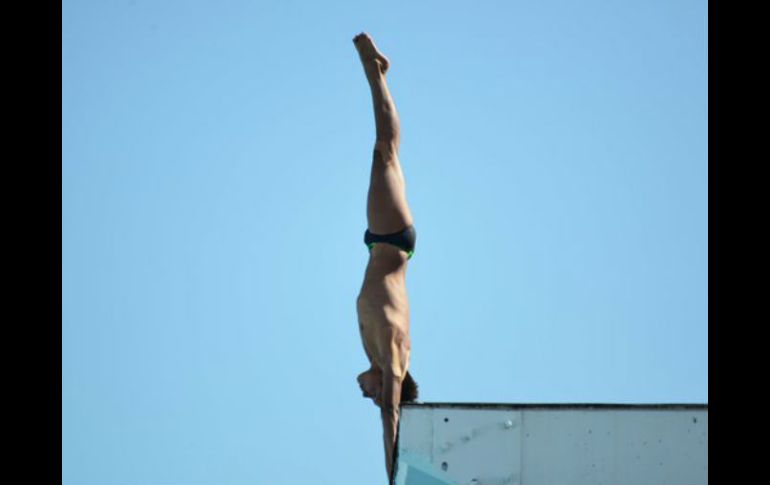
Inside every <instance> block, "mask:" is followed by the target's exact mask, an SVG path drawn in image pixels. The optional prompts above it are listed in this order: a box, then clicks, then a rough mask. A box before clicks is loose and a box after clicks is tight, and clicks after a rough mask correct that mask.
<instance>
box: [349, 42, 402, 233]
mask: <svg viewBox="0 0 770 485" xmlns="http://www.w3.org/2000/svg"><path fill="white" fill-rule="evenodd" d="M353 42H354V44H355V46H356V49H358V54H359V57H360V58H361V64H362V65H363V67H364V72H365V73H366V79H367V81H368V82H369V88H370V90H371V93H372V105H373V108H374V121H375V126H376V133H377V139H376V142H375V144H374V156H373V160H372V173H371V178H370V181H369V194H368V198H367V206H366V214H367V219H368V223H369V230H370V231H371V232H373V233H375V234H390V233H394V232H398V231H401V230H402V229H404V228H405V227H407V226H410V225H411V224H412V214H411V212H410V211H409V205H408V204H407V201H406V186H405V183H404V175H403V173H402V171H401V166H400V164H399V160H398V147H399V144H400V141H401V130H400V123H399V118H398V112H397V111H396V105H395V103H394V102H393V98H392V97H391V95H390V91H389V90H388V85H387V82H386V81H385V72H386V71H387V70H388V68H389V67H390V62H389V61H388V59H387V58H386V57H385V56H383V55H382V54H381V53H380V52H379V51H378V50H377V47H376V46H375V45H374V42H373V41H372V38H371V37H369V35H367V34H360V35H358V36H356V37H355V38H354V39H353Z"/></svg>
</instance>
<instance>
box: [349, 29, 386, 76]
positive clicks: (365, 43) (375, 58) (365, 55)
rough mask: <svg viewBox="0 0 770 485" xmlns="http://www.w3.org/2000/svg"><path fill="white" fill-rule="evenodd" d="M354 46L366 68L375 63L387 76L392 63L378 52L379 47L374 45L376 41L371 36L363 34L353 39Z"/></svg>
mask: <svg viewBox="0 0 770 485" xmlns="http://www.w3.org/2000/svg"><path fill="white" fill-rule="evenodd" d="M353 44H355V46H356V49H358V56H359V57H360V58H361V62H362V63H363V64H364V67H366V64H368V63H370V62H374V63H376V64H377V65H378V66H379V67H380V72H382V73H383V74H385V72H386V71H387V70H388V68H389V67H390V61H388V58H387V57H385V56H384V55H382V53H381V52H380V51H379V50H377V46H375V45H374V41H373V40H372V38H371V37H370V36H369V34H367V33H366V32H361V33H360V34H358V35H357V36H355V37H354V38H353Z"/></svg>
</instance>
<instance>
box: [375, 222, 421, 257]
mask: <svg viewBox="0 0 770 485" xmlns="http://www.w3.org/2000/svg"><path fill="white" fill-rule="evenodd" d="M416 242H417V232H416V231H415V230H414V226H409V227H407V228H406V229H404V230H403V231H399V232H394V233H392V234H374V233H371V232H369V229H367V230H366V232H365V233H364V243H365V244H366V246H367V247H368V248H369V250H370V251H371V250H372V247H374V245H375V244H377V243H386V244H390V245H391V246H396V247H397V248H399V249H402V250H404V251H406V252H407V259H409V258H411V257H412V255H413V254H414V245H415V243H416Z"/></svg>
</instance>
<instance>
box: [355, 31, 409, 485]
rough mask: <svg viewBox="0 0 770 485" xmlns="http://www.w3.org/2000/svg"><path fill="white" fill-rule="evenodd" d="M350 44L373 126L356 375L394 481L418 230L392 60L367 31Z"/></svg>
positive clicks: (404, 397)
mask: <svg viewBox="0 0 770 485" xmlns="http://www.w3.org/2000/svg"><path fill="white" fill-rule="evenodd" d="M353 43H354V45H355V46H356V49H357V50H358V55H359V57H360V58H361V64H362V65H363V67H364V72H365V73H366V79H367V81H369V87H370V89H371V92H372V102H373V104H374V121H375V126H376V130H377V139H376V142H375V144H374V156H373V161H372V172H371V178H370V181H369V194H368V197H367V206H366V216H367V221H368V228H367V230H366V232H365V234H364V242H365V243H366V245H367V246H368V247H369V263H368V264H367V267H366V273H365V275H364V283H363V286H362V288H361V293H360V294H359V296H358V300H357V302H356V306H357V310H358V327H359V329H360V331H361V339H362V341H363V344H364V351H365V352H366V356H367V357H368V358H369V362H370V363H371V367H370V368H369V369H368V370H366V371H365V372H362V373H361V374H360V375H359V376H358V383H359V385H360V386H361V390H362V391H363V394H364V396H365V397H368V398H371V399H372V400H373V401H374V402H375V404H376V405H377V406H378V407H379V408H380V416H381V418H382V426H383V437H384V441H385V466H386V468H387V471H388V479H389V480H390V481H392V480H393V451H394V446H395V442H396V433H397V430H398V418H399V406H400V403H401V402H407V401H414V400H415V399H417V384H416V383H415V382H414V380H412V377H411V375H409V372H408V369H409V350H410V341H409V302H408V300H407V294H406V267H407V261H408V260H409V258H411V257H412V254H413V253H414V244H415V239H416V233H415V230H414V227H413V226H412V222H413V221H412V214H411V213H410V211H409V206H408V205H407V202H406V190H405V185H404V174H403V173H402V172H401V165H400V164H399V160H398V146H399V139H400V132H399V131H400V128H399V120H398V114H397V113H396V106H395V104H393V99H392V98H391V97H390V92H389V91H388V85H387V83H386V82H385V73H386V72H387V70H388V68H389V67H390V62H389V61H388V59H387V58H386V57H385V56H384V55H382V53H380V51H379V50H377V47H376V46H375V45H374V42H373V41H372V38H371V37H369V35H368V34H366V33H361V34H359V35H357V36H356V37H355V38H354V39H353Z"/></svg>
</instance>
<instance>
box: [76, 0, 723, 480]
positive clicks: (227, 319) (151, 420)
mask: <svg viewBox="0 0 770 485" xmlns="http://www.w3.org/2000/svg"><path fill="white" fill-rule="evenodd" d="M62 7H63V8H62V10H63V11H62V13H63V17H62V473H63V483H64V485H204V484H205V485H250V484H254V485H306V484H313V485H366V484H373V485H374V484H382V485H384V484H385V482H386V480H385V466H384V455H383V450H382V439H381V425H380V421H379V416H378V412H377V409H376V408H375V406H374V405H373V404H372V403H371V401H369V400H365V399H363V398H362V397H361V393H360V391H359V389H358V386H357V384H356V381H355V377H356V375H357V374H358V373H359V372H361V371H363V370H364V369H365V368H366V366H367V360H366V356H365V354H364V352H363V349H362V347H361V342H360V337H359V334H358V327H357V323H356V313H355V298H356V296H357V293H358V291H359V289H360V285H361V283H362V277H363V271H364V268H365V265H366V261H367V256H368V255H367V249H366V247H365V245H364V244H363V233H364V230H365V228H366V218H365V199H366V191H367V183H368V177H369V165H370V161H371V158H370V157H371V151H372V145H373V141H374V119H373V115H372V112H371V104H370V103H371V102H370V98H369V91H368V87H367V85H366V81H365V78H364V74H363V70H362V68H361V66H360V64H359V61H358V57H357V54H356V51H355V49H354V46H353V44H352V41H351V40H352V38H353V36H354V35H355V34H357V33H359V32H361V31H367V32H369V33H370V34H371V35H372V36H373V38H374V39H375V41H376V42H377V44H378V46H379V47H380V48H381V49H382V50H383V52H384V53H385V54H386V55H387V56H389V57H390V59H391V63H392V64H391V69H390V71H389V84H390V89H391V92H392V94H393V96H394V98H395V101H396V104H397V106H398V109H399V112H400V115H401V121H402V130H403V133H402V136H403V139H402V145H401V161H402V164H403V169H404V172H405V176H406V180H407V193H408V198H409V202H410V205H411V208H412V211H413V214H414V216H415V227H416V228H417V233H418V240H417V251H416V254H415V256H414V258H412V260H411V261H410V263H409V273H408V279H407V283H408V289H409V296H410V304H411V331H412V358H411V370H412V373H413V375H414V377H415V379H416V380H417V382H418V384H419V385H420V390H421V393H422V395H421V399H422V400H423V401H434V402H436V401H438V402H448V401H453V402H454V401H464V402H510V403H532V402H542V403H545V402H601V403H659V402H671V403H674V402H681V403H705V402H707V400H708V397H707V396H708V383H707V377H708V376H707V357H708V355H707V325H708V321H707V271H708V267H707V252H708V240H707V229H708V225H707V215H708V214H707V196H708V193H707V182H708V180H707V164H708V160H707V109H708V106H707V88H708V84H707V83H708V80H707V4H706V1H705V0H647V1H631V0H625V1H620V0H584V1H579V2H577V1H574V0H538V1H513V0H511V1H470V0H467V1H450V0H411V1H405V0H399V1H387V2H386V1H382V2H372V1H362V0H355V1H354V0H350V1H347V0H344V1H343V0H340V1H326V2H321V1H298V0H280V1H279V0H270V1H267V0H264V1H257V0H255V1H245V0H222V1H214V0H210V1H191V0H185V1H182V0H175V1H172V0H158V1H149V0H122V1H112V0H109V1H108V0H91V1H79V0H78V1H76V0H64V1H63V3H62Z"/></svg>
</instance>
